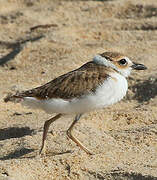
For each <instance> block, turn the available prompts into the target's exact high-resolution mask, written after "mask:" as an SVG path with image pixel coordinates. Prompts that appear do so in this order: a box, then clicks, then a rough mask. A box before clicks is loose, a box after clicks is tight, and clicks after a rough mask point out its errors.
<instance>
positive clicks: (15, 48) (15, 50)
mask: <svg viewBox="0 0 157 180" xmlns="http://www.w3.org/2000/svg"><path fill="white" fill-rule="evenodd" d="M43 37H44V36H43V35H40V36H36V37H33V38H27V39H25V40H22V41H19V42H14V43H11V42H5V41H0V45H1V46H4V47H6V48H7V49H12V51H11V52H10V53H8V54H7V55H5V56H3V57H2V58H0V66H2V65H4V64H6V63H7V62H8V61H10V60H12V59H14V58H15V57H16V56H17V54H19V53H20V51H21V50H22V49H23V47H24V45H25V44H26V43H27V42H34V41H38V40H40V39H41V38H43Z"/></svg>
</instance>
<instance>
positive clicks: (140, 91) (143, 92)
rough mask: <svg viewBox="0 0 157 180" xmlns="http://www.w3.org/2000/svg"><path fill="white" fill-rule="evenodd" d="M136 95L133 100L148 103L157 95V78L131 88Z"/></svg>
mask: <svg viewBox="0 0 157 180" xmlns="http://www.w3.org/2000/svg"><path fill="white" fill-rule="evenodd" d="M131 90H132V91H133V92H134V93H135V95H134V97H133V99H136V100H137V101H138V102H139V103H143V102H147V101H149V100H150V99H152V98H154V97H155V96H156V95H157V78H149V79H147V80H145V81H143V82H139V83H137V84H135V85H133V86H132V87H131Z"/></svg>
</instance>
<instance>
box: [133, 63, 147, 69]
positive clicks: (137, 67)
mask: <svg viewBox="0 0 157 180" xmlns="http://www.w3.org/2000/svg"><path fill="white" fill-rule="evenodd" d="M131 67H132V68H133V69H136V70H145V69H147V67H146V66H145V65H143V64H137V63H133V65H132V66H131Z"/></svg>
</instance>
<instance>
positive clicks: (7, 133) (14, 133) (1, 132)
mask: <svg viewBox="0 0 157 180" xmlns="http://www.w3.org/2000/svg"><path fill="white" fill-rule="evenodd" d="M32 133H33V134H34V129H30V128H29V127H20V128H19V127H9V128H4V129H0V141H2V140H5V139H11V138H20V137H23V136H27V135H31V134H32Z"/></svg>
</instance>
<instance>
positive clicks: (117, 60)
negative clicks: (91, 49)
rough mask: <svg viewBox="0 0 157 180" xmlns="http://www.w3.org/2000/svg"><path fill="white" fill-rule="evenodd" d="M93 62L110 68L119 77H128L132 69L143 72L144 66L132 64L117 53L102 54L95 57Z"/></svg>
mask: <svg viewBox="0 0 157 180" xmlns="http://www.w3.org/2000/svg"><path fill="white" fill-rule="evenodd" d="M93 61H94V62H95V63H97V64H102V65H104V66H106V67H109V68H112V69H114V70H115V71H117V72H118V73H120V74H121V75H123V76H125V77H128V76H129V75H130V73H131V70H132V69H135V70H145V69H147V68H146V66H144V65H143V64H138V63H135V62H132V61H131V60H130V59H129V58H128V57H126V56H124V55H123V54H121V53H118V52H104V53H102V54H99V55H96V56H95V57H94V58H93Z"/></svg>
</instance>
